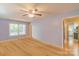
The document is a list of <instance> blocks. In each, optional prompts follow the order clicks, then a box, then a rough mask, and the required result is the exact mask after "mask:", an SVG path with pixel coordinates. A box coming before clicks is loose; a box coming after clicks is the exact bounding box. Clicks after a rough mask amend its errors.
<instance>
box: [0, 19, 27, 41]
mask: <svg viewBox="0 0 79 59" xmlns="http://www.w3.org/2000/svg"><path fill="white" fill-rule="evenodd" d="M9 23H24V24H26V35H28V23H25V22H20V21H14V20H9V19H0V40H6V39H13V38H16V36H9Z"/></svg>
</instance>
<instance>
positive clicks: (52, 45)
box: [33, 38, 64, 50]
mask: <svg viewBox="0 0 79 59" xmlns="http://www.w3.org/2000/svg"><path fill="white" fill-rule="evenodd" d="M33 39H35V40H36V41H39V42H41V43H43V44H45V45H49V46H51V47H56V48H58V49H60V50H64V48H62V47H59V46H57V45H55V44H51V43H48V42H44V41H42V40H41V39H36V38H33Z"/></svg>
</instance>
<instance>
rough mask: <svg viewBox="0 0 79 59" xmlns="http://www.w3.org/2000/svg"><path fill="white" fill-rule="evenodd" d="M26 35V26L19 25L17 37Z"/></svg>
mask: <svg viewBox="0 0 79 59" xmlns="http://www.w3.org/2000/svg"><path fill="white" fill-rule="evenodd" d="M24 34H26V25H25V24H19V35H24Z"/></svg>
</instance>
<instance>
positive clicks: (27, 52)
mask: <svg viewBox="0 0 79 59" xmlns="http://www.w3.org/2000/svg"><path fill="white" fill-rule="evenodd" d="M0 55H1V56H56V55H58V56H60V55H65V54H64V53H63V50H61V49H59V48H57V47H54V46H51V45H48V44H44V43H42V42H39V41H37V40H33V39H28V38H25V39H18V40H12V41H3V42H0Z"/></svg>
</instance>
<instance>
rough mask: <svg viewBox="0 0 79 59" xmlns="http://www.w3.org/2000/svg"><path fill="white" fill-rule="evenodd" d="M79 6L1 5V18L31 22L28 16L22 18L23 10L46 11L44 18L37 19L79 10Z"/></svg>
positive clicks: (42, 4) (44, 4) (46, 4)
mask: <svg viewBox="0 0 79 59" xmlns="http://www.w3.org/2000/svg"><path fill="white" fill-rule="evenodd" d="M78 6H79V4H67V3H65V4H55V3H51V4H48V3H37V4H34V3H33V4H32V3H31V4H30V3H24V4H23V3H22V4H21V3H16V4H14V3H12V4H11V3H2V4H1V3H0V18H7V19H14V20H20V21H27V22H29V21H31V20H32V18H29V17H28V16H22V15H23V14H25V12H23V11H21V10H22V9H24V10H27V9H35V8H37V9H39V10H40V11H44V12H45V14H43V15H44V16H42V17H37V18H40V19H41V18H44V17H47V16H48V15H55V14H60V13H64V12H68V11H71V10H74V9H78V8H79V7H78Z"/></svg>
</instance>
